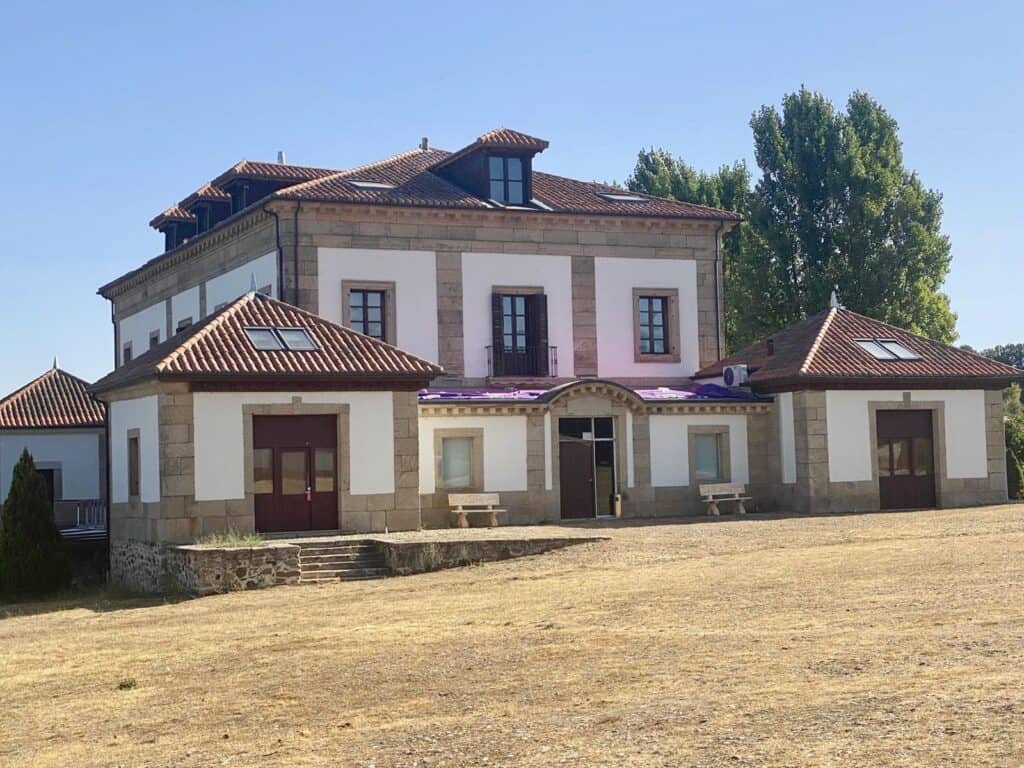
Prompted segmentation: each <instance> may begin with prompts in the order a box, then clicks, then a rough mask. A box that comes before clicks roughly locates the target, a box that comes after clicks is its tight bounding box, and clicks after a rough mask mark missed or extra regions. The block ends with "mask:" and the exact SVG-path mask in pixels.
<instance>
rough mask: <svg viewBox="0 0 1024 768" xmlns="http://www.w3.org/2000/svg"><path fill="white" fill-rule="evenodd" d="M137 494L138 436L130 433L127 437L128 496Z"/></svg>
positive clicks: (136, 495)
mask: <svg viewBox="0 0 1024 768" xmlns="http://www.w3.org/2000/svg"><path fill="white" fill-rule="evenodd" d="M138 495H139V438H138V436H137V435H132V436H131V437H129V438H128V496H129V497H138Z"/></svg>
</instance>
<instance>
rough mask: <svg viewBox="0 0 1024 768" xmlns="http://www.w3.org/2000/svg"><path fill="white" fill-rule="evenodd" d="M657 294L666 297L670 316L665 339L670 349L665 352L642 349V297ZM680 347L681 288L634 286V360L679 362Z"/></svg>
mask: <svg viewBox="0 0 1024 768" xmlns="http://www.w3.org/2000/svg"><path fill="white" fill-rule="evenodd" d="M641 296H656V297H658V298H663V299H666V300H667V301H666V303H667V304H668V317H666V318H665V334H666V336H665V340H666V341H667V342H668V351H667V352H666V353H664V354H654V353H645V352H641V351H640V297H641ZM681 359H682V358H681V353H680V349H679V289H678V288H634V289H633V362H636V363H678V362H680V361H681Z"/></svg>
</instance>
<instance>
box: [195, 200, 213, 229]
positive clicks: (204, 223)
mask: <svg viewBox="0 0 1024 768" xmlns="http://www.w3.org/2000/svg"><path fill="white" fill-rule="evenodd" d="M192 213H194V214H195V215H196V234H197V235H198V234H202V233H203V232H205V231H206V230H208V229H209V228H210V206H208V205H197V206H196V207H195V209H194V210H193V211H192Z"/></svg>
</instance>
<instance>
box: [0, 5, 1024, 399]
mask: <svg viewBox="0 0 1024 768" xmlns="http://www.w3.org/2000/svg"><path fill="white" fill-rule="evenodd" d="M832 6H835V7H832ZM510 7H511V8H513V9H514V12H512V13H504V12H502V11H503V10H504V9H507V8H510ZM235 8H238V9H242V8H244V10H239V11H238V12H235V11H234V10H233V9H235ZM3 16H4V18H3V24H2V25H0V94H2V99H0V103H2V107H0V109H2V115H0V116H2V119H0V153H2V160H0V168H2V171H0V177H2V184H0V224H2V226H0V249H2V251H0V252H2V256H0V259H2V261H0V265H2V266H0V278H2V279H0V285H2V286H3V299H2V301H0V353H2V357H0V359H2V360H3V363H2V364H0V392H7V391H9V390H11V389H13V388H15V387H16V386H20V385H21V384H22V383H24V382H25V381H27V380H29V379H30V378H32V377H33V376H35V375H37V374H38V373H40V372H42V371H43V370H45V369H46V368H47V367H48V366H49V365H50V362H51V360H52V358H53V356H54V355H59V357H60V361H61V365H62V367H64V368H67V369H68V370H70V371H72V372H74V373H77V374H78V375H80V376H83V377H85V378H88V379H90V380H92V379H95V378H98V377H99V376H100V375H102V374H103V373H105V372H106V371H107V370H108V368H109V366H110V364H111V361H112V356H113V351H112V345H113V342H112V335H111V333H112V332H111V325H110V315H109V305H108V304H107V302H106V301H104V300H103V299H101V298H100V297H98V296H96V294H95V290H96V288H97V287H98V286H99V285H101V284H103V283H104V282H106V281H107V280H110V279H111V278H114V277H117V276H118V275H120V274H122V273H123V272H125V271H126V270H128V269H131V268H133V267H135V266H137V265H139V264H140V263H142V262H143V261H145V260H146V259H149V258H151V257H152V256H155V255H156V254H157V253H159V252H160V251H161V249H162V238H161V237H160V235H158V234H157V233H156V232H154V231H152V230H151V229H149V227H148V226H147V222H148V221H149V220H150V218H151V217H152V216H153V215H155V214H156V213H158V212H159V211H161V210H163V209H164V208H165V207H167V206H168V205H169V204H171V203H173V202H175V201H177V200H179V199H181V198H182V197H184V196H185V195H187V194H188V193H189V192H191V191H192V190H194V189H195V188H196V187H197V186H199V185H200V184H201V183H202V182H204V181H207V180H209V179H211V178H212V177H214V176H215V175H217V174H218V173H220V172H221V171H223V170H225V169H226V168H227V167H229V166H230V165H231V164H232V163H234V162H236V161H237V160H239V159H241V158H249V159H267V160H272V159H274V157H275V153H276V151H277V150H278V149H285V150H286V151H287V153H288V159H289V161H290V162H294V163H308V164H311V165H326V166H330V167H339V168H343V167H346V166H351V165H356V164H359V163H363V162H367V161H370V160H375V159H378V158H381V157H384V156H387V155H389V154H392V153H394V152H397V151H400V150H404V149H408V148H411V147H413V146H415V145H416V144H417V143H418V141H419V139H420V137H421V136H429V137H430V140H431V143H432V144H434V145H435V146H439V147H442V148H447V149H454V148H457V147H459V146H462V145H463V144H465V143H468V142H469V141H471V140H472V139H473V138H474V137H475V136H477V135H479V134H480V133H482V132H484V131H486V130H488V129H490V128H492V127H495V126H498V125H507V126H510V127H515V128H517V129H520V130H523V131H526V132H528V133H531V134H535V135H538V136H542V137H544V138H546V139H548V140H549V141H550V142H551V147H550V148H549V149H548V150H547V151H546V152H545V153H544V154H543V155H542V156H541V157H540V158H539V162H538V167H539V168H541V169H543V170H546V171H550V172H554V173H560V174H564V175H568V176H574V177H577V178H583V179H598V180H602V181H603V180H618V181H622V180H624V179H625V177H626V176H627V175H628V174H629V171H630V169H631V168H632V166H633V162H634V160H635V157H636V153H637V150H638V149H640V148H641V147H646V146H650V145H655V146H663V147H665V148H667V149H669V150H671V151H672V152H674V153H676V154H679V155H682V156H683V157H685V158H686V159H687V160H688V161H689V162H690V163H692V164H693V165H695V166H697V167H702V168H706V169H711V168H714V167H717V166H718V165H720V164H722V163H726V162H731V161H733V160H735V159H737V158H741V157H742V158H747V159H748V161H749V162H751V165H753V163H752V160H753V157H752V155H753V150H752V141H751V134H750V129H749V127H748V125H747V123H748V120H749V118H750V114H751V112H753V111H754V110H755V109H756V108H758V107H759V106H760V105H762V104H777V103H778V102H779V100H780V98H781V97H782V95H783V94H784V93H786V92H789V91H793V90H795V89H797V88H799V86H800V84H801V83H804V84H806V85H807V86H808V87H809V88H812V89H815V90H819V91H822V92H823V93H825V94H826V95H827V96H828V97H829V98H831V99H832V100H833V101H834V102H835V103H836V104H837V105H842V104H843V103H844V102H845V100H846V97H847V96H848V94H849V93H850V92H851V91H853V90H855V89H862V90H866V91H868V92H869V93H871V94H872V95H873V96H875V97H876V98H877V99H878V100H879V101H880V102H881V103H882V104H883V105H884V106H885V107H886V108H887V109H888V110H889V111H890V112H891V113H892V114H893V115H894V116H895V118H896V119H897V120H898V121H899V123H900V128H901V135H902V138H903V141H904V151H905V160H906V163H907V165H908V166H909V167H911V168H914V169H916V170H917V171H919V173H920V175H921V177H922V178H923V180H924V182H925V184H926V185H928V186H930V187H933V188H935V189H938V190H940V191H941V192H942V193H943V195H944V197H945V221H944V229H945V231H946V232H947V233H948V234H949V235H950V236H951V237H952V240H953V253H954V260H953V268H952V271H951V273H950V276H949V280H948V282H947V285H946V290H947V291H948V292H949V294H950V295H951V296H952V299H953V307H954V309H955V310H956V312H957V313H958V314H959V322H958V330H959V332H960V335H961V341H962V342H966V343H969V344H972V345H974V346H977V347H982V346H989V345H992V344H996V343H1001V342H1008V341H1024V327H1022V324H1021V323H1020V322H1019V320H1018V318H1019V317H1020V316H1021V315H1020V301H1021V298H1020V293H1019V291H1020V284H1021V269H1020V267H1021V234H1020V228H1021V226H1020V222H1021V218H1022V217H1021V205H1022V201H1021V196H1020V194H1019V188H1020V180H1021V178H1022V177H1024V149H1022V144H1024V142H1022V138H1024V136H1022V128H1021V126H1022V125H1024V99H1022V98H1021V93H1020V89H1021V87H1022V84H1024V54H1022V49H1024V45H1022V40H1024V11H1022V10H1021V8H1020V6H1019V4H1015V3H1012V2H1005V3H985V2H974V3H955V4H954V3H949V4H947V7H945V8H942V7H939V4H935V3H928V4H926V3H911V2H906V3H904V2H892V0H888V2H884V3H872V2H859V3H856V4H847V3H844V4H838V3H836V4H834V3H823V2H820V0H819V1H818V2H808V3H789V4H786V3H764V2H751V3H727V4H721V3H717V4H716V3H710V4H709V3H702V4H697V3H679V2H663V3H662V2H647V3H636V2H618V3H609V4H598V3H594V2H585V3H584V2H581V3H559V2H551V1H550V0H549V1H548V2H542V3H532V2H519V3H516V4H515V5H514V6H509V5H508V4H503V5H502V4H499V5H498V6H495V5H494V4H488V3H479V2H477V3H471V4H470V3H466V4H448V3H443V2H431V3H397V2H386V3H385V2H380V3H349V4H344V7H343V4H341V3H335V2H324V3H316V2H301V3H294V2H292V3H273V4H272V3H263V2H247V3H245V4H244V5H240V4H236V3H209V2H204V3H189V2H184V1H183V2H177V3H174V4H171V5H167V4H156V3H138V2H131V3H123V4H119V5H118V4H114V3H65V4H44V3H40V2H33V3H15V4H13V5H12V4H10V3H8V4H5V12H4V14H3Z"/></svg>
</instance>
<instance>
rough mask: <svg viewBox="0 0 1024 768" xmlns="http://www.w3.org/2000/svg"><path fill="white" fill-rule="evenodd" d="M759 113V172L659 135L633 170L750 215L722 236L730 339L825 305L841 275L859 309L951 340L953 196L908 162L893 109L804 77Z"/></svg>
mask: <svg viewBox="0 0 1024 768" xmlns="http://www.w3.org/2000/svg"><path fill="white" fill-rule="evenodd" d="M750 126H751V128H752V130H753V138H754V154H755V157H756V160H757V165H758V168H759V170H760V177H759V178H758V180H757V181H756V183H754V184H753V185H751V176H750V172H749V170H748V169H747V168H746V166H745V165H744V164H743V163H735V164H733V165H731V166H723V167H722V168H720V169H719V170H718V171H716V172H715V173H711V174H707V173H702V172H697V171H695V170H694V169H693V168H692V167H690V166H689V165H688V164H687V163H686V162H685V161H684V160H682V159H679V158H674V157H673V156H672V155H670V154H669V153H668V152H666V151H665V150H662V149H649V150H646V151H642V152H640V155H639V157H638V159H637V163H636V167H635V169H634V171H633V174H632V175H631V176H630V178H629V180H628V182H627V186H628V187H629V188H630V189H632V190H634V191H640V192H646V193H649V194H655V195H660V196H664V197H670V198H674V199H678V200H685V201H688V202H694V203H699V204H703V205H713V206H717V207H722V208H727V209H729V210H733V211H736V212H738V213H740V214H742V215H743V217H744V220H745V221H744V223H743V224H741V225H740V226H739V227H737V228H736V229H734V230H733V232H731V233H730V234H729V235H728V236H726V238H725V239H724V241H723V255H724V281H725V299H726V309H727V313H726V335H727V341H728V346H729V347H730V349H733V350H735V349H738V348H740V347H742V346H744V345H746V344H748V343H750V342H752V341H754V340H756V339H758V338H761V337H763V336H765V335H767V334H769V333H771V332H773V331H775V330H777V329H778V328H780V327H783V326H785V325H788V324H789V323H791V322H794V321H796V320H799V319H800V318H802V317H805V316H807V315H808V314H813V313H815V312H818V311H820V310H821V309H823V308H825V307H826V306H827V305H828V299H829V295H830V293H831V291H832V289H833V287H834V286H839V293H840V298H841V300H842V301H843V303H844V304H845V305H846V306H848V307H849V308H850V309H853V310H854V311H857V312H861V313H863V314H866V315H869V316H871V317H876V318H879V319H881V320H884V321H886V322H890V323H893V324H894V325H898V326H901V327H904V328H907V329H909V330H911V331H913V332H916V333H921V334H923V335H926V336H929V337H931V338H934V339H937V340H939V341H943V342H947V343H948V342H951V341H953V340H954V339H955V338H956V331H955V324H956V316H955V315H954V314H953V312H952V311H951V310H950V306H949V298H948V297H947V296H946V295H945V294H944V293H942V292H941V290H940V288H941V286H942V283H943V281H944V280H945V278H946V274H947V272H948V270H949V263H950V244H949V239H948V238H947V237H946V236H945V235H943V234H942V233H941V231H940V225H941V219H942V198H941V196H940V195H939V194H938V193H937V192H934V191H932V190H929V189H927V188H925V187H924V186H923V185H922V183H921V181H920V179H919V178H918V177H917V175H916V174H915V173H913V172H911V171H908V170H907V169H906V168H904V166H903V152H902V145H901V142H900V140H899V136H898V127H897V124H896V121H895V120H893V118H892V117H891V116H890V115H889V114H888V113H887V112H886V111H885V110H884V109H883V108H882V107H881V106H880V105H879V104H878V103H877V102H876V101H874V99H872V98H871V97H870V96H869V95H867V94H866V93H861V92H856V93H854V94H853V95H852V96H850V98H849V100H848V102H847V104H846V110H845V111H837V110H836V109H835V107H834V106H833V105H832V103H831V102H829V101H828V100H827V99H826V98H825V97H824V96H822V95H821V94H819V93H814V92H811V91H809V90H807V89H806V88H801V89H800V91H798V92H797V93H791V94H787V95H786V96H785V97H784V98H783V100H782V108H781V111H780V110H779V109H777V108H775V107H770V106H765V107H762V108H761V109H760V110H758V111H757V112H755V113H754V114H753V116H752V118H751V121H750Z"/></svg>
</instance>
